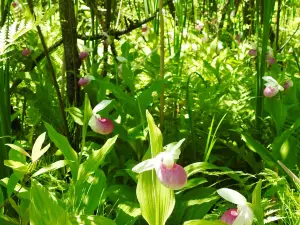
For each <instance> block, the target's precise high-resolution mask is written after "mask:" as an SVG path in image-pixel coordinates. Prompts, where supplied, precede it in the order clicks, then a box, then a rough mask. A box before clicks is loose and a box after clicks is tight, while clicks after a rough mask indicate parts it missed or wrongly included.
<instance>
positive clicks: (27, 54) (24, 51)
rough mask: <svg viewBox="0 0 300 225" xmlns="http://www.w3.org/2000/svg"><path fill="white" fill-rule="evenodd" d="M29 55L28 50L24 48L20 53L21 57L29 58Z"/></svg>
mask: <svg viewBox="0 0 300 225" xmlns="http://www.w3.org/2000/svg"><path fill="white" fill-rule="evenodd" d="M30 53H31V51H30V49H29V48H25V49H23V51H22V56H29V55H30Z"/></svg>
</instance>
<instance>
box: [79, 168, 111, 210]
mask: <svg viewBox="0 0 300 225" xmlns="http://www.w3.org/2000/svg"><path fill="white" fill-rule="evenodd" d="M106 186H107V184H106V176H105V174H104V172H103V171H102V170H99V169H96V171H95V172H94V173H93V174H92V175H90V176H89V177H88V179H87V180H86V181H85V182H77V183H76V184H75V207H76V210H77V214H80V215H81V214H93V213H94V211H95V210H96V209H97V208H101V204H102V203H103V201H104V199H105V197H106V194H105V192H106Z"/></svg>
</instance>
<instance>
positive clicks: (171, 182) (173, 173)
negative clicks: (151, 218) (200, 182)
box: [156, 163, 187, 190]
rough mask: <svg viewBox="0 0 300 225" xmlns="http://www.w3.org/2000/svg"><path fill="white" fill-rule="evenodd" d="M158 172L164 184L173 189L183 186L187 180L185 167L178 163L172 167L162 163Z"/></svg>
mask: <svg viewBox="0 0 300 225" xmlns="http://www.w3.org/2000/svg"><path fill="white" fill-rule="evenodd" d="M156 174H157V177H158V179H159V180H160V182H161V183H162V185H164V186H165V187H167V188H170V189H173V190H178V189H181V188H183V187H184V186H185V184H186V182H187V174H186V172H185V170H184V168H183V167H182V166H180V165H178V164H176V163H174V164H173V166H172V167H171V168H168V166H166V165H165V164H164V163H161V164H160V167H159V168H158V169H157V170H156Z"/></svg>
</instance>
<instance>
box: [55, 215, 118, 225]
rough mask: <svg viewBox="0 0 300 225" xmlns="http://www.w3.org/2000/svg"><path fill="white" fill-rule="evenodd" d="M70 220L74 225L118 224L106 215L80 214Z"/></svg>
mask: <svg viewBox="0 0 300 225" xmlns="http://www.w3.org/2000/svg"><path fill="white" fill-rule="evenodd" d="M70 220H71V222H72V225H99V224H103V225H104V224H105V225H117V224H116V223H115V222H114V221H112V220H111V219H108V218H106V217H104V216H94V215H80V216H76V217H71V218H70ZM58 224H63V223H58Z"/></svg>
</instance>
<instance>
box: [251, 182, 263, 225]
mask: <svg viewBox="0 0 300 225" xmlns="http://www.w3.org/2000/svg"><path fill="white" fill-rule="evenodd" d="M261 184H262V181H261V180H259V181H258V183H257V184H256V186H255V188H254V191H253V193H252V209H253V212H254V215H255V217H256V219H257V222H258V224H259V225H264V211H263V208H262V205H261Z"/></svg>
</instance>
